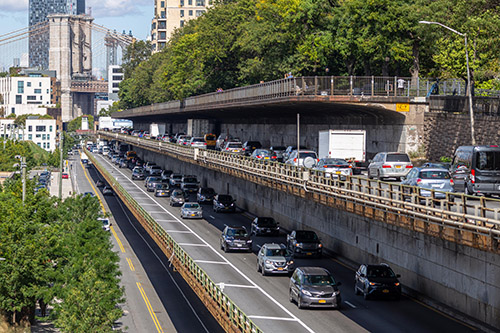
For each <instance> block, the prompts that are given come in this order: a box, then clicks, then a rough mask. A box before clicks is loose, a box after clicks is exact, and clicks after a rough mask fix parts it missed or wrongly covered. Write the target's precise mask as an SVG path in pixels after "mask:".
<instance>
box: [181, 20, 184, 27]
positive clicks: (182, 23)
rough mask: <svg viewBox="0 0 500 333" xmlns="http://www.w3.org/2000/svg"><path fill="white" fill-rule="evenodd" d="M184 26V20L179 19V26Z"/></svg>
mask: <svg viewBox="0 0 500 333" xmlns="http://www.w3.org/2000/svg"><path fill="white" fill-rule="evenodd" d="M183 26H184V20H181V28H182V27H183Z"/></svg>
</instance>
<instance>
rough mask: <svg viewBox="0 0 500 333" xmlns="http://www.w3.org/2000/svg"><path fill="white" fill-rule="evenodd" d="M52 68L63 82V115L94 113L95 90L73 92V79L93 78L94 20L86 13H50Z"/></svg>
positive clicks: (63, 118)
mask: <svg viewBox="0 0 500 333" xmlns="http://www.w3.org/2000/svg"><path fill="white" fill-rule="evenodd" d="M47 18H48V20H49V43H50V44H49V69H50V70H55V71H56V72H57V79H58V80H59V81H60V82H61V116H62V121H63V122H68V121H70V120H72V119H74V118H76V117H78V116H81V115H83V114H93V111H94V93H93V92H78V91H72V89H71V88H72V82H74V81H90V80H91V79H92V22H93V20H94V19H93V18H92V17H90V16H87V15H64V14H53V15H49V16H48V17H47Z"/></svg>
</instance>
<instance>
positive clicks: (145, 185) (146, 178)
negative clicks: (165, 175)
mask: <svg viewBox="0 0 500 333" xmlns="http://www.w3.org/2000/svg"><path fill="white" fill-rule="evenodd" d="M151 178H153V179H157V178H159V177H155V176H146V177H145V178H144V187H146V188H147V187H148V182H149V180H150V179H151Z"/></svg>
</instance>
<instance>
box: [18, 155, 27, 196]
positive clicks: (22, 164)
mask: <svg viewBox="0 0 500 333" xmlns="http://www.w3.org/2000/svg"><path fill="white" fill-rule="evenodd" d="M15 158H17V159H19V160H20V161H21V171H22V173H21V177H22V184H23V206H24V201H25V199H26V157H24V156H20V155H16V156H15ZM16 164H17V163H16Z"/></svg>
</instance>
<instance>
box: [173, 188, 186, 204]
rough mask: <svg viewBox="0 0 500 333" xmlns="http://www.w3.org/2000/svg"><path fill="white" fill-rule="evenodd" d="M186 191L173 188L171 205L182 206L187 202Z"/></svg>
mask: <svg viewBox="0 0 500 333" xmlns="http://www.w3.org/2000/svg"><path fill="white" fill-rule="evenodd" d="M186 197H187V196H186V193H184V191H182V190H180V189H176V190H173V191H172V193H171V194H170V206H182V205H184V203H185V202H186V199H187V198H186Z"/></svg>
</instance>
